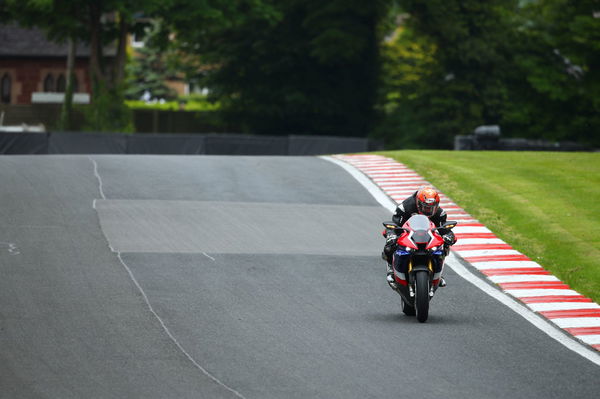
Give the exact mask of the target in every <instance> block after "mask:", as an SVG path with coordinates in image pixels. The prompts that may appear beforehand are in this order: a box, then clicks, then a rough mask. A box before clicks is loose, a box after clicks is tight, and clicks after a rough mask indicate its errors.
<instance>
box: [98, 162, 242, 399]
mask: <svg viewBox="0 0 600 399" xmlns="http://www.w3.org/2000/svg"><path fill="white" fill-rule="evenodd" d="M88 159H89V160H90V161H92V163H93V164H94V174H95V176H96V178H97V179H98V188H99V191H100V195H101V196H102V199H106V197H105V196H104V192H103V191H102V178H101V177H100V174H99V173H98V164H97V163H96V161H95V160H94V159H92V158H91V157H88ZM93 204H94V209H96V208H95V204H96V203H95V200H94V202H93ZM109 246H110V245H109ZM111 250H112V251H113V252H116V254H117V259H119V262H121V265H123V268H124V269H125V271H126V272H127V274H128V275H129V278H130V279H131V281H132V282H133V284H134V285H135V286H136V288H137V289H138V291H139V292H140V294H142V298H143V299H144V302H145V303H146V307H147V308H148V310H149V311H150V313H152V315H154V317H155V318H156V320H158V322H159V324H160V326H161V327H162V329H163V331H164V332H165V333H166V334H167V336H168V337H169V339H171V341H172V342H173V343H174V344H175V346H176V347H177V348H178V349H179V351H181V353H183V355H184V356H185V357H186V358H187V359H188V360H189V361H190V362H191V363H192V364H193V365H194V366H195V367H196V368H197V369H198V370H200V372H202V374H204V375H205V376H206V377H208V378H209V379H210V380H212V381H214V382H215V383H216V384H217V385H219V386H221V387H223V388H224V389H226V390H227V391H229V392H231V393H232V394H234V395H235V396H237V397H238V398H241V399H246V398H245V397H244V396H243V395H242V394H241V393H239V392H238V391H236V390H235V389H233V388H231V387H229V386H227V385H226V384H225V383H223V382H222V381H221V380H219V379H218V378H217V377H215V376H214V375H212V374H211V373H209V372H208V371H207V370H206V369H205V368H204V367H202V366H201V365H200V364H199V363H198V362H197V361H196V360H195V359H194V358H193V357H192V356H191V355H190V354H189V353H188V352H187V351H186V350H185V349H184V347H183V346H182V345H181V344H180V343H179V341H178V340H177V338H175V336H174V335H173V333H171V330H169V327H167V325H166V324H165V322H164V321H163V319H161V317H160V316H159V315H158V313H156V311H155V310H154V308H153V307H152V304H151V303H150V300H149V299H148V296H147V295H146V292H145V291H144V289H143V288H142V286H141V285H140V283H139V282H138V281H137V279H136V278H135V276H134V274H133V272H132V271H131V269H130V268H129V266H127V263H125V261H124V260H123V258H122V257H121V252H117V251H114V249H112V247H111ZM205 255H206V254H205ZM207 256H208V255H207ZM213 260H214V259H213Z"/></svg>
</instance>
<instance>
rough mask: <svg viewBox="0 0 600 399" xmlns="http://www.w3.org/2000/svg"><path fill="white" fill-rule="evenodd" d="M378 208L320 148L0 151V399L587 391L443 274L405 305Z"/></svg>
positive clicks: (581, 365) (543, 349) (538, 345)
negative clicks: (166, 153)
mask: <svg viewBox="0 0 600 399" xmlns="http://www.w3.org/2000/svg"><path fill="white" fill-rule="evenodd" d="M94 163H95V164H96V166H97V167H96V168H95V167H94V166H95V165H94ZM100 183H101V185H100ZM387 218H389V214H388V212H387V211H386V210H385V209H383V208H382V207H381V206H379V205H378V203H377V202H375V200H374V199H373V198H372V197H371V196H370V195H369V194H368V193H367V192H366V190H365V189H364V188H363V187H362V186H360V185H359V184H358V183H357V182H356V181H354V179H353V178H352V177H351V176H350V175H349V174H348V173H347V172H345V171H344V170H343V169H341V168H340V167H339V166H337V165H334V164H332V163H329V162H326V161H324V160H322V159H319V158H314V157H210V156H201V157H153V156H92V157H86V156H37V157H28V156H23V157H21V156H13V157H1V158H0V276H1V278H0V397H2V398H83V397H85V398H125V397H126V398H234V397H243V398H391V397H410V396H415V397H420V398H434V397H435V398H439V397H444V398H506V397H512V398H567V397H568V398H589V397H596V396H597V392H598V381H600V367H598V366H596V365H594V364H592V363H591V362H590V361H588V360H586V359H584V358H582V357H581V356H579V355H577V354H575V353H573V352H571V351H569V350H568V349H567V348H565V347H564V346H562V345H561V344H559V343H557V342H556V341H554V340H553V339H552V338H550V337H548V336H546V335H545V334H544V333H542V332H540V331H539V330H537V329H536V328H535V327H533V326H532V325H531V324H529V323H528V322H527V321H525V320H524V319H523V318H521V317H520V316H518V315H517V314H515V313H514V312H513V311H511V310H510V309H508V308H506V307H505V306H503V305H501V304H500V303H498V302H496V301H495V300H494V299H492V298H491V297H489V296H488V295H486V294H485V293H483V292H481V291H480V290H479V289H477V288H476V287H474V286H473V285H471V284H470V283H468V282H466V281H464V280H462V279H461V278H460V277H458V276H457V275H456V274H454V273H453V272H452V270H448V271H447V273H446V275H447V280H448V283H449V284H448V287H447V288H445V289H443V291H440V292H439V293H438V295H436V297H435V298H434V300H433V302H432V308H431V312H430V319H429V321H428V322H427V323H426V324H419V323H417V322H416V321H415V320H414V318H409V317H406V316H404V315H402V314H401V313H400V305H399V298H398V296H397V295H396V294H395V293H393V292H392V291H391V290H390V289H389V288H388V287H387V285H386V283H385V277H384V275H383V274H384V265H383V262H382V261H381V260H380V259H379V256H378V254H379V252H380V249H381V244H382V242H381V238H380V237H379V231H380V222H381V221H382V220H383V219H387ZM130 273H131V274H130ZM132 277H133V278H132ZM149 305H150V307H149Z"/></svg>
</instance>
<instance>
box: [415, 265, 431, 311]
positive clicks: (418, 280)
mask: <svg viewBox="0 0 600 399" xmlns="http://www.w3.org/2000/svg"><path fill="white" fill-rule="evenodd" d="M415 310H416V312H417V320H419V322H420V323H425V321H426V320H427V317H428V316H429V273H428V272H426V271H424V270H422V271H418V272H416V273H415Z"/></svg>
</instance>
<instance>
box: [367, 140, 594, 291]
mask: <svg viewBox="0 0 600 399" xmlns="http://www.w3.org/2000/svg"><path fill="white" fill-rule="evenodd" d="M379 154H381V155H385V156H388V157H391V158H394V159H396V160H398V161H399V162H402V163H404V164H405V165H407V166H408V167H410V168H411V169H414V170H415V171H417V172H418V173H419V174H421V175H422V176H424V177H425V178H426V179H427V180H428V181H430V182H431V183H432V184H433V185H434V186H436V187H437V188H438V189H439V190H441V191H442V192H443V193H444V194H446V195H447V196H449V197H450V198H452V199H453V200H454V201H455V202H456V203H457V204H458V205H459V206H461V207H462V208H464V209H465V210H466V211H467V212H468V213H470V214H471V215H472V216H474V217H475V218H476V219H478V220H479V221H481V222H482V223H483V224H485V225H486V226H487V227H488V228H490V229H491V230H492V231H493V232H494V233H495V234H496V235H497V236H498V237H500V238H501V239H503V240H504V241H506V242H507V243H509V244H510V245H512V246H513V247H514V248H515V249H517V250H518V251H520V252H521V253H523V254H525V255H527V256H529V257H530V258H531V259H532V260H534V261H536V262H538V263H539V264H541V265H542V266H543V267H544V268H546V269H547V270H549V271H550V272H552V273H553V274H554V275H556V276H557V277H558V278H560V279H561V280H562V281H564V282H566V283H567V284H569V285H570V286H571V287H572V288H573V289H575V290H577V291H579V292H580V293H582V294H584V295H586V296H588V297H590V298H592V299H593V300H594V301H596V302H600V153H554V152H495V151H485V152H480V151H393V152H380V153H379Z"/></svg>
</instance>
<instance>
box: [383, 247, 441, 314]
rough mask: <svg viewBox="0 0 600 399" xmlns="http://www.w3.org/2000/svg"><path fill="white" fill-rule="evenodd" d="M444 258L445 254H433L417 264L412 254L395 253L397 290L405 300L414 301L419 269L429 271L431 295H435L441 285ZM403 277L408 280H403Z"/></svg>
mask: <svg viewBox="0 0 600 399" xmlns="http://www.w3.org/2000/svg"><path fill="white" fill-rule="evenodd" d="M444 259H445V257H444V256H433V257H429V258H428V259H427V261H426V263H421V264H419V265H415V264H414V259H413V257H412V256H398V255H396V254H394V262H393V268H394V278H395V283H396V286H397V289H396V291H398V293H399V294H400V295H402V296H403V297H404V299H405V300H410V302H411V303H412V302H413V300H414V297H415V288H414V287H415V272H416V271H417V270H426V271H427V272H428V273H429V280H430V286H431V288H430V290H429V297H430V298H431V297H433V295H434V294H435V292H436V291H437V289H438V287H439V283H440V277H441V276H442V272H443V270H444ZM402 277H404V278H405V279H406V280H403V279H402Z"/></svg>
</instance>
